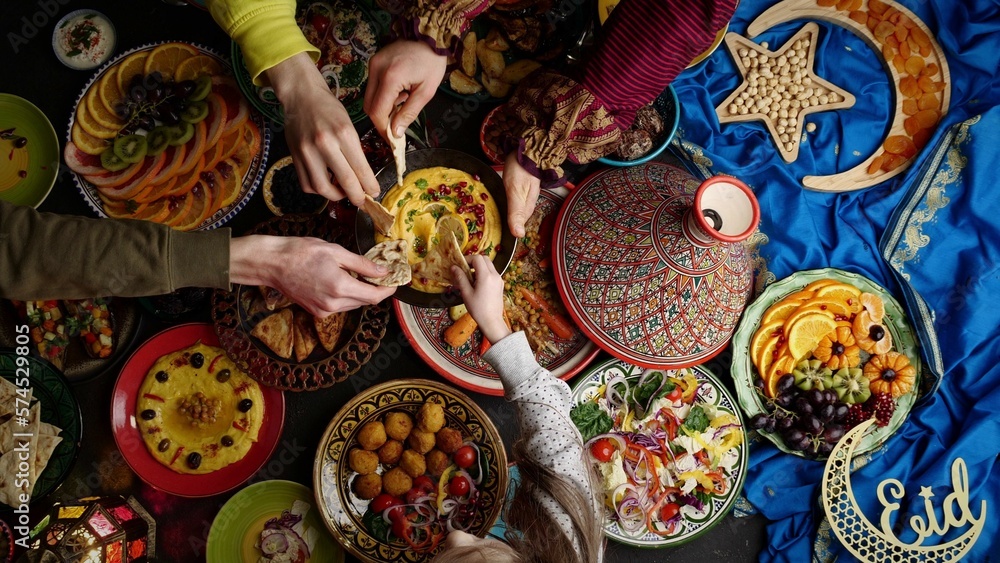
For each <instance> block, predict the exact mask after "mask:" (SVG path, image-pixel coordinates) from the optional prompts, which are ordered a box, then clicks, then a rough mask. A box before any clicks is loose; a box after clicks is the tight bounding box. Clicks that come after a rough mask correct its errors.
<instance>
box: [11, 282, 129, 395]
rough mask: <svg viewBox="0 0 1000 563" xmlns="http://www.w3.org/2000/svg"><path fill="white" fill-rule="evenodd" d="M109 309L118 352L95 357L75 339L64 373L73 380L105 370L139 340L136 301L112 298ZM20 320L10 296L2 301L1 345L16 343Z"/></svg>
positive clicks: (67, 353)
mask: <svg viewBox="0 0 1000 563" xmlns="http://www.w3.org/2000/svg"><path fill="white" fill-rule="evenodd" d="M108 310H109V311H110V312H111V318H112V319H114V322H115V329H114V335H113V338H114V342H115V349H114V353H113V354H111V356H110V357H108V358H91V357H90V356H89V355H87V352H86V351H85V350H84V348H83V344H82V341H81V340H80V338H71V339H70V343H69V347H68V348H67V349H66V358H65V360H64V361H63V367H62V373H63V375H64V376H66V379H68V380H70V381H71V382H73V383H79V382H81V381H86V380H88V379H90V378H92V377H96V376H98V375H100V374H102V373H104V371H105V370H106V369H108V368H109V367H111V366H112V365H113V364H115V363H116V362H117V361H118V359H119V358H121V357H122V356H124V355H125V354H126V353H127V352H129V351H130V350H131V349H132V341H133V340H135V335H136V332H138V330H139V310H138V309H137V308H136V303H135V301H134V300H132V299H127V298H125V297H116V298H113V299H111V304H110V305H109V307H108ZM20 322H21V319H20V315H19V314H18V313H17V310H16V309H15V308H14V304H13V303H11V302H10V301H7V300H6V299H2V300H0V346H10V347H13V346H14V345H15V342H16V339H17V334H16V333H15V332H14V331H15V328H14V327H16V326H17V324H18V323H20Z"/></svg>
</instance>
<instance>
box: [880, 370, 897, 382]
mask: <svg viewBox="0 0 1000 563" xmlns="http://www.w3.org/2000/svg"><path fill="white" fill-rule="evenodd" d="M882 379H884V380H886V381H892V380H893V379H896V370H894V369H891V368H890V369H887V370H885V371H883V372H882Z"/></svg>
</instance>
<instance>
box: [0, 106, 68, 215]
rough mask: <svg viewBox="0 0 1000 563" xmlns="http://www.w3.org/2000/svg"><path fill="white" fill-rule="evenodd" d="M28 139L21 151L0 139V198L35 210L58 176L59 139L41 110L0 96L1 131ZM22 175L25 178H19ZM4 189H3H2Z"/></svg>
mask: <svg viewBox="0 0 1000 563" xmlns="http://www.w3.org/2000/svg"><path fill="white" fill-rule="evenodd" d="M8 129H14V135H18V136H20V137H24V138H26V139H28V144H27V145H25V146H24V147H23V148H14V141H12V140H7V139H0V199H2V200H4V201H9V202H11V203H16V204H18V205H28V206H31V207H38V206H39V205H40V204H41V203H42V201H44V200H45V196H47V195H49V192H50V191H51V190H52V186H53V185H54V184H55V183H56V175H57V174H58V173H59V161H60V157H59V139H58V138H57V137H56V130H55V129H53V128H52V123H51V122H50V121H49V119H48V118H47V117H45V114H44V113H42V110H40V109H38V107H36V106H35V104H33V103H31V102H29V101H28V100H25V99H24V98H19V97H17V96H15V95H13V94H2V93H0V131H6V130H8ZM21 172H24V173H25V174H26V175H25V177H24V178H21V177H20V174H19V173H21ZM5 186H6V189H4V187H5Z"/></svg>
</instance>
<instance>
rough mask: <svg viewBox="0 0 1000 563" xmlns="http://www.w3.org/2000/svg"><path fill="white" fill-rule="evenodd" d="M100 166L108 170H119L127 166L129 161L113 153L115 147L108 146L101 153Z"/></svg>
mask: <svg viewBox="0 0 1000 563" xmlns="http://www.w3.org/2000/svg"><path fill="white" fill-rule="evenodd" d="M101 166H103V167H104V169H105V170H108V171H110V172H118V171H119V170H125V169H126V168H128V166H129V163H127V162H125V161H124V160H122V159H120V158H118V155H116V154H115V149H113V148H109V149H106V150H105V151H104V152H102V153H101Z"/></svg>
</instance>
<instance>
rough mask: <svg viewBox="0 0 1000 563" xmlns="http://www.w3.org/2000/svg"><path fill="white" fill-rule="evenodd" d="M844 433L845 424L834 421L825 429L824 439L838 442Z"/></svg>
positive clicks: (834, 442) (832, 442)
mask: <svg viewBox="0 0 1000 563" xmlns="http://www.w3.org/2000/svg"><path fill="white" fill-rule="evenodd" d="M844 433H845V430H844V425H843V424H837V423H836V422H834V423H832V424H828V425H827V426H826V430H824V431H823V439H824V440H826V441H827V442H829V443H831V444H836V443H837V441H838V440H840V439H841V438H843V437H844Z"/></svg>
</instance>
